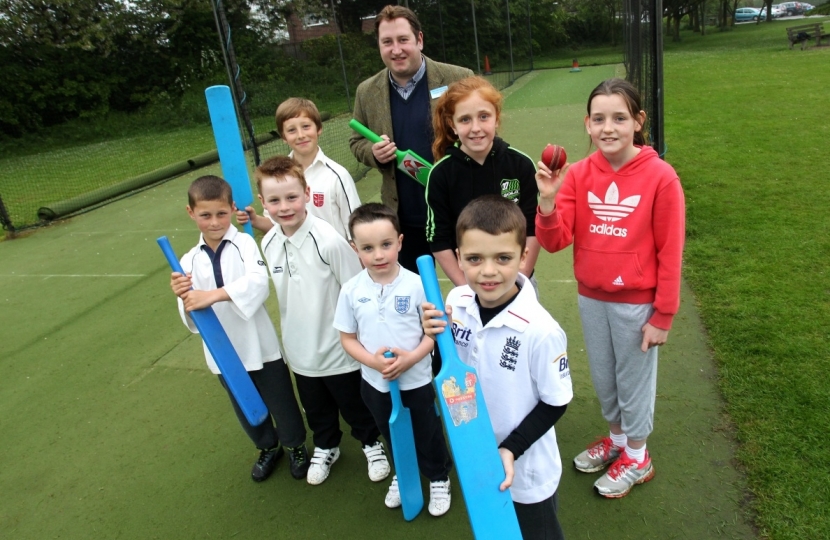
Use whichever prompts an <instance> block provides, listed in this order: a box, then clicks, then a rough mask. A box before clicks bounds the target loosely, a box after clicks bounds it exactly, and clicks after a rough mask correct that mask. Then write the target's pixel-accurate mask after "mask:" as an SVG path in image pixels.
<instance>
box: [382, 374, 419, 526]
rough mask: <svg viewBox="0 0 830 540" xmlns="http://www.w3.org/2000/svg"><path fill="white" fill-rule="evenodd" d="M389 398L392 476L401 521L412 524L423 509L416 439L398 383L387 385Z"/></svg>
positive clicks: (391, 382)
mask: <svg viewBox="0 0 830 540" xmlns="http://www.w3.org/2000/svg"><path fill="white" fill-rule="evenodd" d="M389 395H390V396H391V397H392V414H391V415H390V416H389V433H390V435H391V436H392V456H393V457H394V458H395V474H396V475H397V476H398V489H399V490H400V493H401V506H403V517H404V519H405V520H406V521H412V520H413V519H415V517H416V516H417V515H418V514H419V513H420V512H421V510H422V509H423V508H424V493H423V491H421V476H420V473H419V472H418V457H417V455H416V454H415V435H414V434H413V431H412V417H411V415H410V413H409V409H407V408H406V407H404V406H403V402H402V401H401V389H400V386H398V381H397V380H394V381H389Z"/></svg>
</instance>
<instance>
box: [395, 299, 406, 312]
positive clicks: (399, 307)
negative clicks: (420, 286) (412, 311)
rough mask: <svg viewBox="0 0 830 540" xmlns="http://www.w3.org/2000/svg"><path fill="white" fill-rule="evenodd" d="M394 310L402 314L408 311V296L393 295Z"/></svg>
mask: <svg viewBox="0 0 830 540" xmlns="http://www.w3.org/2000/svg"><path fill="white" fill-rule="evenodd" d="M395 311H397V312H398V313H400V314H404V313H406V312H407V311H409V296H396V297H395Z"/></svg>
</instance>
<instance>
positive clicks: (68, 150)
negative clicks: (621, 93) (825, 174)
mask: <svg viewBox="0 0 830 540" xmlns="http://www.w3.org/2000/svg"><path fill="white" fill-rule="evenodd" d="M214 1H215V0H214ZM660 2H661V0H624V2H623V6H624V16H623V21H624V24H623V27H624V35H625V42H626V48H625V62H626V67H627V69H628V71H629V79H630V80H632V81H633V82H635V83H636V84H637V85H638V86H639V87H640V88H641V90H642V91H643V93H644V94H645V96H646V102H647V104H648V107H649V108H648V113H649V118H650V120H651V136H652V138H653V140H654V145H655V147H656V148H663V143H662V64H661V61H662V60H661V59H662V57H661V54H662V41H661V40H662V36H661V35H660V29H661V24H659V23H658V24H652V23H651V21H661V15H660V14H661V13H662V7H661V4H660ZM217 6H219V8H221V4H219V3H218V2H217V3H216V4H214V7H215V8H216V7H217ZM408 6H409V7H410V8H411V9H413V10H414V11H415V12H416V13H417V14H418V16H419V19H420V20H421V23H422V25H423V32H424V54H425V55H427V56H429V57H430V58H432V59H434V60H438V61H442V62H448V63H452V64H456V65H461V66H465V67H469V68H471V69H472V70H473V71H474V72H476V73H480V74H483V75H485V76H486V77H488V78H489V79H490V80H491V82H493V84H494V85H495V86H496V87H497V88H500V89H503V88H505V87H507V86H509V85H511V84H512V83H513V82H514V81H515V80H516V79H518V78H519V77H521V76H522V75H524V74H525V73H528V72H529V71H530V70H532V69H533V67H534V58H533V51H534V46H535V47H537V48H538V43H537V41H538V38H539V36H537V38H534V36H533V28H534V25H533V24H531V21H532V20H533V19H534V17H538V15H539V13H538V9H540V8H539V5H538V3H534V2H532V1H531V0H521V1H520V0H512V1H511V0H504V1H503V2H501V0H498V1H496V0H494V1H491V2H474V1H471V2H469V3H468V2H460V1H450V0H444V1H443V2H441V1H440V0H410V1H409V2H408ZM533 10H537V11H536V12H534V11H533ZM294 24H295V25H299V26H298V27H299V29H300V30H304V31H306V32H307V31H309V30H310V29H313V30H314V31H315V32H316V34H317V36H318V37H316V39H311V40H307V41H304V42H294V43H289V44H287V45H280V46H275V47H274V49H273V51H272V52H273V54H274V55H281V57H283V58H284V59H285V65H287V66H289V69H288V70H287V74H286V75H284V76H280V77H276V76H274V77H271V76H268V77H259V78H257V77H255V76H248V75H247V74H246V72H245V71H244V70H240V68H239V63H242V64H245V59H244V58H242V59H240V58H235V56H236V55H235V53H234V51H233V39H232V36H233V33H232V30H233V29H231V28H230V27H229V25H228V23H227V20H225V19H224V17H223V15H222V12H221V9H216V25H217V29H218V33H219V36H220V37H219V41H220V42H221V44H222V53H223V55H224V56H225V63H226V67H227V68H228V69H227V72H228V75H227V76H226V77H223V76H222V75H221V74H220V75H218V76H217V77H216V79H215V80H211V81H205V86H208V85H211V84H229V81H230V82H232V88H233V89H234V92H235V94H236V98H237V101H238V103H241V106H240V107H239V112H240V120H241V122H240V126H241V131H242V133H243V140H245V141H246V146H247V148H249V149H251V150H252V151H251V152H249V155H250V160H251V165H255V164H256V163H258V162H259V161H260V160H262V159H266V158H268V157H270V156H273V155H276V154H284V153H287V152H288V148H287V147H286V146H285V144H284V143H283V142H282V141H280V140H278V139H277V138H276V133H275V131H274V129H275V126H274V111H275V109H276V105H277V104H278V103H280V102H281V101H283V100H284V99H286V98H287V97H290V96H292V95H293V96H297V95H300V96H303V97H308V98H310V99H312V100H313V101H314V102H315V103H317V105H318V107H319V108H320V110H321V112H323V113H324V115H325V118H327V120H326V121H325V123H324V128H323V133H322V135H321V138H320V145H321V147H322V148H323V149H324V150H325V152H326V154H327V155H328V156H329V157H331V158H332V159H334V160H335V161H337V162H339V163H341V164H342V165H344V166H345V167H346V168H347V169H348V170H349V171H350V172H351V173H352V175H353V176H354V177H355V178H356V179H358V178H360V177H362V175H363V174H364V172H365V170H366V168H365V167H364V166H362V165H360V164H358V163H357V162H356V160H355V159H354V157H353V156H352V154H351V152H350V151H349V148H348V138H349V136H350V134H351V130H350V129H349V128H348V121H349V119H350V118H351V114H350V111H351V106H352V103H353V99H354V90H355V88H356V87H357V85H358V84H359V83H360V82H361V81H363V80H365V79H366V78H367V77H369V76H371V75H372V74H374V73H376V72H377V71H379V70H380V69H382V68H383V64H382V62H381V59H380V56H379V54H378V51H377V45H376V41H375V37H374V35H373V34H372V33H363V34H360V33H355V34H340V33H339V32H337V25H336V20H335V19H334V12H332V14H331V17H329V18H326V17H322V18H318V19H316V20H315V21H314V23H313V24H308V23H305V24H304V23H303V22H300V21H295V22H294ZM312 27H313V28H312ZM364 30H370V31H373V30H374V28H373V20H369V23H368V24H366V25H364ZM541 33H542V32H538V31H537V34H541ZM295 35H296V34H295ZM160 117H163V118H164V119H165V121H169V120H170V119H171V118H174V117H182V118H190V119H191V120H190V122H189V123H186V125H185V126H183V127H178V128H176V129H170V128H169V127H167V128H166V129H159V130H149V131H150V132H149V133H147V134H144V135H135V136H130V137H124V138H118V139H112V140H104V141H102V142H100V143H96V144H87V145H81V146H73V145H72V144H70V143H68V144H67V145H66V147H65V148H60V149H56V150H51V151H48V152H43V153H39V154H35V155H34V156H33V155H31V154H30V155H21V156H15V157H7V158H5V159H0V225H2V227H3V228H4V229H6V230H7V231H16V230H21V229H24V228H28V227H33V226H38V225H41V224H44V223H48V222H49V221H50V220H52V219H56V218H61V217H64V216H69V215H73V214H76V213H79V212H83V211H86V210H87V209H89V208H93V207H95V206H96V205H100V204H103V203H105V202H107V201H109V200H112V199H113V198H116V197H120V196H126V195H129V194H130V193H132V192H134V191H135V190H140V189H143V188H145V187H147V186H150V185H154V184H155V183H158V182H160V181H163V180H165V179H169V178H172V177H175V176H176V175H180V174H183V173H185V172H187V171H190V170H193V169H196V168H199V167H202V166H204V165H206V164H209V163H213V162H215V161H216V159H217V158H216V152H215V148H214V142H213V136H212V132H211V130H210V124H209V120H208V116H207V108H206V106H205V102H204V99H203V98H200V96H198V95H194V97H193V99H191V100H190V101H188V102H185V103H182V104H179V105H177V107H173V106H172V105H171V107H170V110H169V111H161V114H160ZM661 153H662V152H661Z"/></svg>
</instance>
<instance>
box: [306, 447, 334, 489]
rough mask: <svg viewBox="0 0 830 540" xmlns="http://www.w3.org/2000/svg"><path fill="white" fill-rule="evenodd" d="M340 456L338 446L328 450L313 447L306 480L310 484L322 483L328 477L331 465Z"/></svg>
mask: <svg viewBox="0 0 830 540" xmlns="http://www.w3.org/2000/svg"><path fill="white" fill-rule="evenodd" d="M339 457H340V448H339V447H334V448H330V449H328V450H326V449H323V448H317V447H315V448H314V455H313V456H312V457H311V466H310V467H309V468H308V474H307V475H306V480H308V483H309V484H311V485H312V486H316V485H318V484H322V483H323V481H325V479H326V478H328V477H329V471H331V466H332V465H333V464H334V462H335V461H337V458H339Z"/></svg>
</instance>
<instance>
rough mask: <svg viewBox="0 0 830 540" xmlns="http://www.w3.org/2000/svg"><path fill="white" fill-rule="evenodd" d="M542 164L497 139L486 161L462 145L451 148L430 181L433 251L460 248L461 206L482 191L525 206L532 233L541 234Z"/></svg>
mask: <svg viewBox="0 0 830 540" xmlns="http://www.w3.org/2000/svg"><path fill="white" fill-rule="evenodd" d="M535 175H536V165H535V164H534V162H533V160H532V159H530V157H529V156H528V155H527V154H525V153H523V152H521V151H519V150H516V149H515V148H512V147H511V146H510V145H509V144H508V143H507V142H505V141H504V140H502V139H500V138H499V137H496V138H495V139H493V148H491V149H490V153H489V154H487V158H486V159H485V160H484V163H483V164H479V163H478V162H477V161H476V160H474V159H473V158H471V157H470V156H468V155H467V154H465V153H464V152H463V151H462V150H461V148H460V147H459V145H458V143H456V144H455V145H454V146H451V147H449V148H448V149H447V154H446V155H445V156H444V157H443V158H442V159H441V160H439V161H438V163H436V164H435V165H434V166H433V167H432V171H430V173H429V181H428V182H427V190H426V191H427V193H426V198H427V241H428V242H429V247H430V249H431V250H432V252H433V253H437V252H439V251H444V250H446V249H451V250H455V249H456V248H457V247H458V245H457V243H456V239H455V223H456V221H458V216H459V215H460V214H461V210H463V209H464V207H465V206H467V204H468V203H469V202H470V201H472V200H473V199H475V198H477V197H480V196H482V195H491V194H496V195H502V196H503V197H505V198H506V199H509V200H512V201H513V202H515V203H517V204H518V205H519V208H520V209H521V210H522V213H523V214H524V215H525V218H526V219H527V236H536V205H537V204H538V195H539V190H538V189H537V187H536V178H535Z"/></svg>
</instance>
